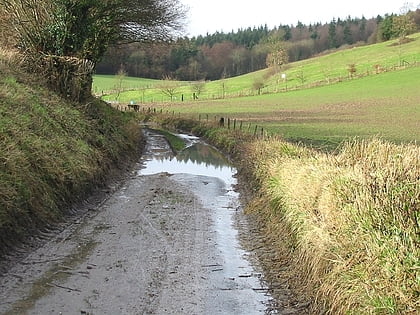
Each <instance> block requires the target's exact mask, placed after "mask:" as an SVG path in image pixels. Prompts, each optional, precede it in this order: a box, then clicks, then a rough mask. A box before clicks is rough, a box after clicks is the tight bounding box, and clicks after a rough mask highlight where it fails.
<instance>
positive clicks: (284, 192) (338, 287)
mask: <svg viewBox="0 0 420 315" xmlns="http://www.w3.org/2000/svg"><path fill="white" fill-rule="evenodd" d="M161 123H163V124H165V125H170V126H173V127H176V128H182V129H184V130H193V131H194V132H196V133H198V134H200V135H202V136H204V137H206V138H208V139H209V140H210V141H211V142H212V143H213V144H215V145H217V146H218V147H220V148H222V149H224V150H225V151H227V152H228V153H230V154H231V156H232V157H233V158H234V159H235V161H236V164H237V166H238V168H239V169H240V172H241V175H242V176H245V178H246V179H247V181H248V182H252V183H253V184H252V186H253V187H254V188H256V190H255V194H254V196H253V197H254V198H253V200H252V201H251V202H250V203H249V205H248V210H247V211H249V212H250V213H253V214H255V215H256V217H258V218H259V220H260V223H261V224H262V227H263V233H265V234H266V237H267V239H268V240H269V243H270V244H272V245H273V246H275V248H276V252H277V253H278V255H276V256H277V258H276V259H275V260H273V261H271V262H270V264H269V265H267V266H266V268H269V269H271V272H274V273H276V270H280V268H284V265H285V264H290V263H292V264H293V266H294V268H293V270H294V272H295V273H296V274H295V277H293V278H291V281H292V280H293V281H296V283H295V285H296V288H299V289H301V290H305V291H306V294H308V295H309V296H311V298H312V299H311V300H312V305H311V307H312V313H314V314H320V313H328V314H402V313H405V314H415V313H416V312H419V311H420V304H419V301H420V300H419V293H420V274H419V272H420V269H419V268H420V260H419V257H420V239H419V233H420V228H419V220H420V148H419V147H418V146H416V145H396V144H391V143H389V142H385V141H382V140H378V139H371V140H360V141H350V142H347V143H345V144H343V146H342V147H341V148H340V149H339V150H338V152H337V153H336V154H324V153H319V152H315V151H312V150H310V149H307V148H305V147H299V146H296V145H293V144H290V143H287V142H283V141H280V140H278V139H269V140H267V139H266V140H253V139H252V138H251V137H250V136H249V135H243V134H240V133H238V132H233V131H230V132H229V131H226V130H222V129H218V128H216V127H209V126H200V125H197V124H196V123H194V122H193V121H187V120H177V121H174V120H172V119H169V118H168V119H163V120H161ZM277 268H278V269H277Z"/></svg>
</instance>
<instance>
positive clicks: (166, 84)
mask: <svg viewBox="0 0 420 315" xmlns="http://www.w3.org/2000/svg"><path fill="white" fill-rule="evenodd" d="M178 88H179V83H178V82H176V81H175V80H174V79H173V78H171V77H170V76H165V77H164V78H163V83H162V84H161V85H160V90H161V92H162V93H163V94H164V95H166V96H168V97H169V98H170V99H171V102H172V101H173V98H174V96H175V94H176V91H177V90H178Z"/></svg>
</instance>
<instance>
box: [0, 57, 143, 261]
mask: <svg viewBox="0 0 420 315" xmlns="http://www.w3.org/2000/svg"><path fill="white" fill-rule="evenodd" d="M18 60H19V56H18V55H17V54H14V53H11V52H10V51H0V257H1V255H3V254H4V253H5V251H6V249H7V248H8V247H9V246H10V245H13V244H15V243H16V242H18V241H23V240H25V239H26V237H28V236H29V235H31V234H33V233H35V232H36V231H38V230H39V229H40V228H43V227H46V226H48V225H50V224H52V223H54V222H57V221H59V220H60V219H62V216H63V214H65V213H66V210H65V209H68V206H69V205H70V204H71V203H72V202H74V201H76V200H80V199H81V198H83V197H85V196H87V194H88V193H89V192H91V191H92V190H93V188H95V187H97V186H98V185H100V184H101V183H103V182H104V179H105V177H106V175H107V174H109V172H110V170H111V169H113V168H114V167H115V166H117V165H119V164H120V163H121V162H123V161H121V156H124V155H125V156H127V158H129V157H130V153H133V152H135V151H136V150H137V149H138V141H139V132H138V129H139V128H138V127H137V124H136V123H135V121H134V119H133V117H132V116H131V115H129V114H123V113H120V112H117V111H115V110H113V109H111V108H110V107H109V106H107V105H106V104H104V103H102V102H100V101H98V100H95V99H92V100H90V102H89V103H86V104H74V103H69V102H67V101H65V100H63V99H62V98H60V97H58V96H57V95H55V94H53V93H51V92H50V91H48V90H47V89H45V88H43V87H42V84H41V82H40V80H39V79H37V78H36V77H34V76H33V74H27V73H25V72H24V71H22V70H19V64H18ZM125 153H127V154H125Z"/></svg>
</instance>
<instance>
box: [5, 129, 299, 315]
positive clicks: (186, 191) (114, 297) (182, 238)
mask: <svg viewBox="0 0 420 315" xmlns="http://www.w3.org/2000/svg"><path fill="white" fill-rule="evenodd" d="M147 138H148V144H147V146H146V152H145V154H144V156H143V157H142V159H141V160H140V161H139V163H138V166H137V169H136V170H135V171H134V172H132V174H131V175H130V176H129V177H128V178H127V179H126V180H125V181H124V182H123V183H122V184H120V185H119V186H118V189H115V190H114V191H113V192H112V193H110V194H109V195H108V196H107V197H106V198H105V199H104V200H101V201H100V202H99V203H97V204H96V205H95V206H90V207H89V209H88V210H87V211H85V212H84V214H83V215H80V216H78V217H77V218H73V219H72V220H70V221H69V222H68V223H67V224H66V225H65V226H64V227H62V228H61V229H60V231H59V232H54V233H50V234H49V235H46V237H45V240H44V241H43V244H42V246H40V247H38V248H36V249H34V250H32V251H31V252H29V253H28V254H25V255H22V254H20V255H19V257H20V258H19V259H15V260H14V262H13V265H11V266H10V265H9V267H8V269H7V271H6V272H4V273H3V274H2V275H1V276H0V313H1V314H300V313H301V311H302V308H299V307H298V306H293V305H291V302H290V301H289V300H288V296H287V292H285V295H284V296H283V298H282V301H281V303H277V302H278V301H277V302H276V301H274V300H273V297H272V296H271V295H270V294H269V293H270V290H269V288H268V287H267V285H266V284H265V282H264V281H263V278H264V276H263V274H262V272H261V270H259V268H258V265H257V263H256V260H255V259H251V257H253V255H252V253H249V252H246V251H244V250H243V249H242V248H241V247H240V245H239V244H240V242H239V240H238V230H239V231H240V234H247V223H246V220H245V219H244V216H243V214H242V208H241V205H240V203H239V199H238V194H237V193H235V192H234V191H233V190H232V189H233V186H232V185H231V184H230V183H229V180H227V181H226V180H223V179H221V178H218V177H217V176H216V177H213V176H210V175H206V174H204V175H202V174H198V173H197V174H195V173H194V172H192V173H188V171H183V170H182V169H181V170H177V167H180V164H175V165H171V166H170V167H171V168H172V169H173V171H171V172H168V171H165V170H163V171H155V170H149V171H148V168H147V164H148V163H151V164H153V162H154V163H157V167H158V168H160V167H162V168H163V169H164V168H165V167H164V165H163V164H164V161H169V162H170V163H172V162H174V161H175V162H176V159H174V157H173V156H171V151H170V149H169V147H168V144H167V143H166V141H165V139H164V138H162V137H161V136H159V135H157V134H154V133H150V132H147ZM204 151H205V153H206V155H208V154H209V153H208V148H206V147H204ZM168 157H169V158H168ZM183 160H184V161H185V160H186V158H183ZM161 163H163V164H161ZM198 164H199V163H197V162H196V161H195V160H194V162H193V163H192V164H187V165H186V167H187V169H188V168H189V169H192V168H195V167H196V165H198ZM160 165H161V166H160ZM155 167H156V166H155ZM184 167H185V165H184ZM174 168H175V169H174ZM223 168H224V167H223V166H221V165H220V162H218V163H217V167H215V169H216V170H220V169H223ZM227 169H228V170H231V171H233V172H234V169H232V168H231V167H228V168H227ZM232 174H233V173H232ZM232 174H228V175H227V176H228V177H230V178H232ZM251 260H252V261H254V263H253V264H251V263H250V261H251Z"/></svg>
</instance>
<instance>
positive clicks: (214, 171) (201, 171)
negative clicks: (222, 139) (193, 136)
mask: <svg viewBox="0 0 420 315" xmlns="http://www.w3.org/2000/svg"><path fill="white" fill-rule="evenodd" d="M162 172H167V173H169V174H191V175H199V176H209V177H216V178H219V179H221V180H222V181H224V182H225V184H226V186H228V187H230V186H232V185H234V184H235V183H236V181H235V178H234V175H235V173H236V170H235V168H233V167H232V166H230V165H229V163H228V162H227V161H226V159H225V158H224V157H223V156H222V155H221V154H220V153H219V152H218V151H216V150H215V149H214V148H212V147H211V146H208V145H205V144H202V143H195V144H192V145H191V146H189V147H188V148H186V149H185V150H184V151H182V152H180V153H179V154H178V155H177V156H158V157H154V158H151V159H148V160H146V161H145V163H144V168H143V169H141V170H140V171H139V174H140V175H151V174H157V173H162Z"/></svg>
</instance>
